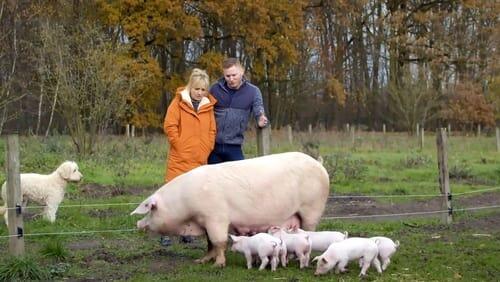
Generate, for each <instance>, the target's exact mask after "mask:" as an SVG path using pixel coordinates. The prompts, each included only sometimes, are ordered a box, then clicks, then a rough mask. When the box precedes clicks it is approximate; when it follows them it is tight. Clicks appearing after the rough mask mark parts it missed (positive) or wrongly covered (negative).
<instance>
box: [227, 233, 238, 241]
mask: <svg viewBox="0 0 500 282" xmlns="http://www.w3.org/2000/svg"><path fill="white" fill-rule="evenodd" d="M229 236H230V237H231V240H232V241H233V242H237V241H238V240H239V237H238V236H234V235H232V234H229Z"/></svg>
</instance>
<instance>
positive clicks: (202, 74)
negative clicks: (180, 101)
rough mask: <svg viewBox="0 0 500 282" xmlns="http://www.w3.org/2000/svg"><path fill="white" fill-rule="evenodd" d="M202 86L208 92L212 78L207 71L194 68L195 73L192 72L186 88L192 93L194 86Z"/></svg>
mask: <svg viewBox="0 0 500 282" xmlns="http://www.w3.org/2000/svg"><path fill="white" fill-rule="evenodd" d="M200 84H201V85H203V86H204V88H205V90H207V91H208V86H209V85H210V78H209V77H208V74H207V72H206V71H204V70H202V69H198V68H194V69H193V71H192V72H191V75H190V76H189V81H188V84H187V85H186V88H187V89H188V91H191V88H192V87H193V86H197V85H200Z"/></svg>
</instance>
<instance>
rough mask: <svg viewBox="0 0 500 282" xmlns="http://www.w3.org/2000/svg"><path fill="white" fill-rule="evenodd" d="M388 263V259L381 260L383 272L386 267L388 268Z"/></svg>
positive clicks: (389, 260) (389, 261)
mask: <svg viewBox="0 0 500 282" xmlns="http://www.w3.org/2000/svg"><path fill="white" fill-rule="evenodd" d="M389 263H391V259H390V258H388V257H387V258H383V259H382V270H383V271H385V270H386V269H387V267H388V266H389Z"/></svg>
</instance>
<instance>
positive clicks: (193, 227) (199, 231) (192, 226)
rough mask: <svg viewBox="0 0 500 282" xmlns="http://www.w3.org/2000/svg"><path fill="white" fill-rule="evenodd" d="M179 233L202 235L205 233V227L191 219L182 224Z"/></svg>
mask: <svg viewBox="0 0 500 282" xmlns="http://www.w3.org/2000/svg"><path fill="white" fill-rule="evenodd" d="M177 233H178V235H183V236H201V235H204V234H205V228H203V227H202V226H200V225H199V224H197V223H195V222H193V221H190V222H187V223H185V224H183V225H181V226H180V227H179V229H178V231H177Z"/></svg>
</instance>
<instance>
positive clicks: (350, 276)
mask: <svg viewBox="0 0 500 282" xmlns="http://www.w3.org/2000/svg"><path fill="white" fill-rule="evenodd" d="M388 135H389V134H388ZM385 138H386V140H385V142H384V137H383V136H381V134H372V133H363V134H361V135H360V136H359V137H358V138H357V139H356V146H355V147H353V146H352V144H351V141H350V140H351V139H350V136H348V135H343V134H341V133H325V132H323V133H318V134H316V135H315V137H314V140H315V141H317V142H318V144H319V151H320V154H321V155H322V156H323V157H327V156H334V157H337V158H338V160H339V162H338V163H337V164H338V166H337V169H338V170H337V171H333V173H334V174H335V175H338V177H335V178H332V184H331V190H332V192H334V193H337V194H346V195H352V194H360V195H392V194H397V195H411V194H438V191H439V188H438V182H437V179H438V173H437V164H436V148H435V139H434V136H433V134H427V135H426V143H425V147H424V149H423V150H420V149H419V148H418V142H417V141H416V137H411V136H407V135H406V134H390V135H389V136H387V137H385ZM294 140H295V141H294V143H293V144H289V143H288V141H287V139H286V135H285V134H284V132H279V131H277V132H273V138H272V142H273V143H272V152H274V153H277V152H284V151H294V150H301V149H302V143H305V142H307V141H310V140H311V137H309V136H307V134H300V135H297V136H296V137H295V138H294ZM449 141H450V142H449V143H450V147H449V150H448V155H449V162H450V164H452V163H454V162H457V163H458V164H460V165H461V167H462V168H466V170H467V172H468V176H467V179H461V180H456V179H451V189H452V191H453V192H454V193H462V192H470V191H475V190H478V189H484V188H494V187H499V186H500V153H498V152H496V151H495V147H494V146H495V143H494V142H495V140H494V138H493V137H480V138H476V137H462V136H452V137H451V138H450V140H449ZM4 144H5V142H4V139H0V154H1V155H2V156H3V155H4V154H5V152H4V150H5V149H4ZM20 144H21V152H20V159H21V172H35V171H36V172H41V173H50V172H52V171H53V170H54V169H55V168H56V167H57V166H58V165H59V164H60V163H61V162H62V161H64V160H66V159H71V160H75V161H77V162H78V164H79V166H80V170H81V171H82V173H83V174H84V179H83V181H82V182H81V183H79V184H71V185H70V186H69V187H68V190H67V194H66V198H65V200H64V202H63V205H62V206H61V207H60V209H59V211H58V218H57V220H56V222H55V223H54V224H49V223H47V222H46V221H44V220H43V219H40V218H34V219H32V218H31V217H30V216H29V215H32V214H35V213H38V212H40V211H39V210H36V209H29V210H28V215H26V216H25V217H26V220H25V230H24V232H25V234H26V235H27V236H25V242H26V254H27V256H28V257H29V258H33V259H32V261H31V262H34V263H31V262H29V261H28V262H29V263H25V266H24V267H25V269H27V270H28V272H29V271H30V269H31V270H33V271H35V269H38V270H39V271H40V272H39V273H45V274H47V273H48V275H50V276H51V279H53V280H66V279H69V280H85V279H96V280H129V281H164V280H169V281H201V280H203V281H275V280H276V281H282V280H284V281H330V280H332V279H335V280H336V279H339V280H344V281H359V278H358V277H357V275H358V273H359V268H358V267H357V266H356V264H351V265H350V272H349V273H347V274H343V275H335V274H333V273H330V274H329V275H326V276H322V277H314V275H313V273H314V267H310V268H308V269H306V270H299V269H298V267H297V264H296V263H292V265H291V266H290V267H288V268H287V269H282V268H279V269H278V271H277V272H275V273H271V272H270V271H269V270H266V271H262V272H259V271H258V270H256V269H252V270H247V269H246V268H245V261H244V258H243V257H242V256H241V255H240V254H235V253H231V252H227V267H226V268H225V269H217V268H213V267H212V266H211V265H197V264H194V263H193V260H194V259H196V258H198V257H201V256H202V255H203V253H204V251H205V249H204V248H205V243H204V242H203V240H198V242H197V243H196V244H194V245H180V244H177V243H176V244H174V246H172V247H171V248H165V247H161V246H160V244H159V243H158V237H155V236H151V235H147V234H144V233H141V232H137V231H130V229H133V228H134V227H135V222H136V221H137V219H138V218H139V217H136V216H129V214H130V212H131V211H132V210H133V209H134V208H135V207H136V205H135V204H136V203H139V202H141V201H142V200H143V199H144V198H145V197H147V196H148V195H149V194H151V193H152V192H153V191H155V190H156V189H157V188H158V187H159V186H160V185H162V184H163V175H164V171H165V157H166V155H167V152H168V146H167V144H166V140H165V138H164V137H163V136H156V137H154V138H152V139H151V138H149V139H148V138H135V139H126V138H123V137H113V138H111V137H110V138H106V140H105V142H104V143H102V144H101V145H100V146H99V148H100V151H99V152H97V153H96V154H94V155H91V156H85V157H82V156H78V155H77V154H76V153H75V152H74V150H73V148H72V146H71V141H70V139H69V138H67V137H61V136H59V137H50V138H48V139H41V138H33V137H21V138H20ZM245 154H246V156H247V157H253V156H256V154H257V150H256V146H255V142H254V137H253V135H252V134H251V133H249V134H247V144H246V146H245ZM0 168H2V169H1V171H0V182H3V181H4V180H5V173H4V171H5V160H4V159H3V158H0ZM379 200H380V201H385V200H384V199H377V201H379ZM414 200H415V199H414V198H398V199H394V200H391V202H392V201H393V202H394V203H399V202H409V201H414ZM110 203H117V204H123V205H120V206H102V207H90V206H84V205H86V204H110ZM127 203H131V204H130V205H127ZM71 205H80V206H78V207H71ZM456 208H459V207H458V206H456ZM499 217H500V215H499V212H498V211H493V212H481V213H474V214H471V213H468V212H458V213H455V217H454V223H453V224H452V225H451V226H444V225H442V224H441V222H440V221H438V220H436V219H404V220H398V221H376V222H374V221H370V220H364V221H346V220H342V221H340V220H339V221H323V222H322V223H321V225H320V226H319V228H320V229H323V230H331V229H333V230H342V231H343V230H347V231H348V232H349V234H350V236H375V235H385V236H388V237H391V238H393V239H397V240H399V241H400V242H401V248H400V250H399V251H398V252H397V253H396V255H395V256H394V258H393V260H392V264H391V265H390V266H389V269H388V270H387V272H385V273H383V274H382V275H378V274H376V272H375V271H374V270H373V269H370V270H369V272H368V273H369V275H368V277H367V279H366V280H374V281H375V280H376V281H456V280H462V281H493V280H495V279H498V278H497V277H500V269H499V266H498V265H497V263H496V261H497V256H498V253H499V251H500V246H499V245H498V242H499V239H500V232H499V228H493V227H492V226H496V225H498V222H499V221H498V218H499ZM495 220H496V221H495ZM0 221H1V220H0ZM1 224H2V226H3V227H0V236H5V235H7V229H6V228H5V227H4V225H3V223H1ZM83 230H85V231H106V230H108V231H109V230H111V231H112V230H122V231H118V232H98V233H88V234H81V233H79V232H81V231H83ZM35 233H57V235H51V236H30V235H29V234H35ZM477 233H485V234H486V235H485V236H476V235H475V234H477ZM0 248H1V249H2V250H7V249H8V239H6V238H0ZM5 252H6V251H5ZM15 267H17V266H13V263H12V258H9V257H8V256H2V257H0V280H1V278H2V277H14V276H5V275H10V274H8V273H10V272H12V271H13V270H12V269H15ZM17 268H19V269H20V268H21V267H17ZM11 270H12V271H11ZM38 270H37V271H38ZM2 271H4V272H2ZM9 271H10V272H9ZM20 271H21V270H20ZM21 272H22V271H21ZM45 274H43V275H45ZM2 275H4V276H2ZM18 277H21V276H18ZM18 279H20V278H18Z"/></svg>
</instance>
